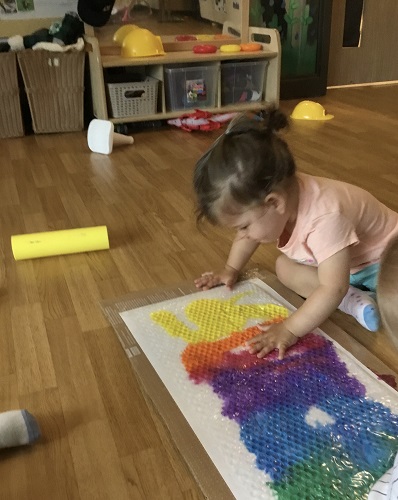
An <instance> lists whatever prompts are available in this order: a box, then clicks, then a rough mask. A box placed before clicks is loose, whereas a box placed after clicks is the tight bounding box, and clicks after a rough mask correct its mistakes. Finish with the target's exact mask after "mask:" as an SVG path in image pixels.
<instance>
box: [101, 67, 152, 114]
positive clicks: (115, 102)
mask: <svg viewBox="0 0 398 500" xmlns="http://www.w3.org/2000/svg"><path fill="white" fill-rule="evenodd" d="M158 87H159V80H157V79H156V78H152V77H150V76H147V77H146V78H144V80H143V81H140V82H124V83H108V84H107V88H108V95H109V102H110V109H111V116H112V117H113V118H124V117H128V116H137V115H153V114H155V113H156V109H157V102H158Z"/></svg>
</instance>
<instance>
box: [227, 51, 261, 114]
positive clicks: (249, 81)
mask: <svg viewBox="0 0 398 500" xmlns="http://www.w3.org/2000/svg"><path fill="white" fill-rule="evenodd" d="M267 67H268V61H266V60H252V61H233V62H228V63H221V104H222V105H223V106H225V105H227V104H234V103H238V102H250V101H251V102H256V101H261V100H262V99H263V94H264V79H265V76H266V72H267Z"/></svg>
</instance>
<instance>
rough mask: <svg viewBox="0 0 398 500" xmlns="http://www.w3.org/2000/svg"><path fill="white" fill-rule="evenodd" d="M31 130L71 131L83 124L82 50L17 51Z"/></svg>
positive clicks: (37, 131)
mask: <svg viewBox="0 0 398 500" xmlns="http://www.w3.org/2000/svg"><path fill="white" fill-rule="evenodd" d="M18 61H19V66H20V68H21V72H22V76H23V80H24V83H25V89H26V93H27V96H28V102H29V108H30V112H31V115H32V124H33V130H34V132H36V133H37V134H45V133H52V132H73V131H78V130H83V126H84V121H83V119H84V115H83V109H84V106H83V104H84V62H85V52H84V51H81V52H50V51H47V50H32V49H28V50H23V51H21V52H18Z"/></svg>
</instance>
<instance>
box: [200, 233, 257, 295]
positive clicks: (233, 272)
mask: <svg viewBox="0 0 398 500" xmlns="http://www.w3.org/2000/svg"><path fill="white" fill-rule="evenodd" d="M258 246H259V243H256V242H255V241H253V240H249V239H248V238H242V236H241V235H239V234H238V235H237V236H236V238H235V240H234V242H233V243H232V246H231V250H230V251H229V256H228V259H227V262H226V264H225V267H224V269H222V270H221V271H220V272H217V273H212V272H208V273H204V274H203V275H202V276H201V277H200V278H198V279H196V280H195V285H196V286H197V288H201V289H202V290H209V289H210V288H213V287H214V286H217V285H221V284H224V285H226V286H227V287H228V288H232V287H233V285H234V284H235V283H236V282H237V280H238V277H239V273H240V271H241V270H242V269H243V268H244V267H245V265H246V264H247V263H248V262H249V260H250V257H251V256H252V255H253V254H254V252H255V251H256V249H257V248H258Z"/></svg>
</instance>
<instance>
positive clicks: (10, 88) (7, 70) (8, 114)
mask: <svg viewBox="0 0 398 500" xmlns="http://www.w3.org/2000/svg"><path fill="white" fill-rule="evenodd" d="M22 135H24V127H23V121H22V113H21V101H20V95H19V85H18V74H17V58H16V55H15V52H6V53H3V54H0V138H6V137H21V136H22Z"/></svg>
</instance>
